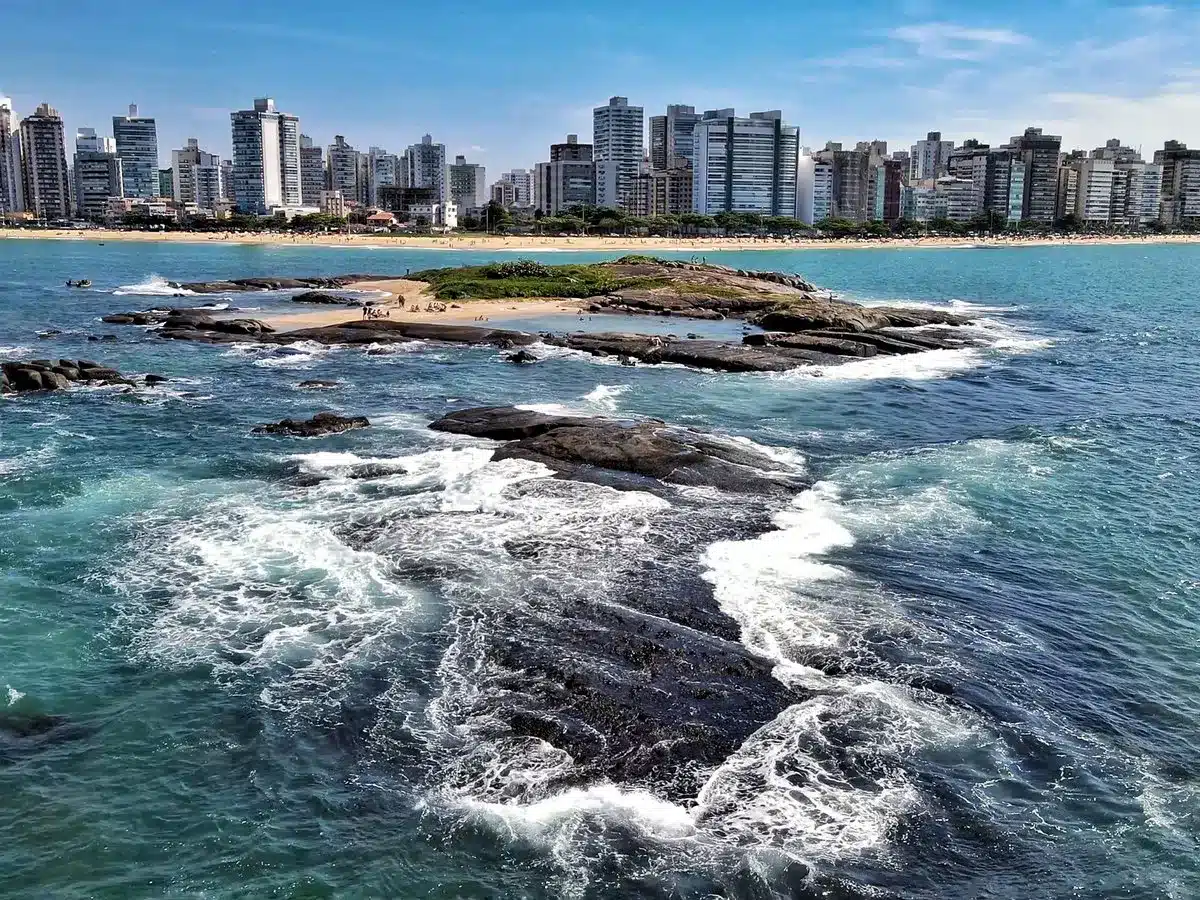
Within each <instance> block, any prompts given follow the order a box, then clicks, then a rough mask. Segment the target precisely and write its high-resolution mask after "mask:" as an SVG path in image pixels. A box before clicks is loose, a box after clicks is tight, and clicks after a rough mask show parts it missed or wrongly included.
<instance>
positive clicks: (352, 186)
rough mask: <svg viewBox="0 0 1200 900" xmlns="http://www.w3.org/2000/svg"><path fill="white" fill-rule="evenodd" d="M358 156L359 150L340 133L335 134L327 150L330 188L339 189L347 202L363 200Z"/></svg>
mask: <svg viewBox="0 0 1200 900" xmlns="http://www.w3.org/2000/svg"><path fill="white" fill-rule="evenodd" d="M358 157H359V152H358V151H357V150H355V149H354V148H353V147H352V146H350V144H348V143H346V139H345V138H344V137H343V136H342V135H340V134H335V135H334V136H333V143H332V144H330V145H329V149H328V150H327V151H326V152H325V158H326V159H327V160H329V189H330V190H331V191H339V192H340V193H341V195H342V197H343V199H344V200H345V201H346V202H350V201H354V202H355V203H361V202H362V193H363V189H362V188H361V187H360V184H359V175H360V172H359V164H358Z"/></svg>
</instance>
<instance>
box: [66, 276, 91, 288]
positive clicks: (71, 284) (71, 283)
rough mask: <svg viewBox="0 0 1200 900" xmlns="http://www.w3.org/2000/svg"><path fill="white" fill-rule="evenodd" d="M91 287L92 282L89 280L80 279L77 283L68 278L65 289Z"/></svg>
mask: <svg viewBox="0 0 1200 900" xmlns="http://www.w3.org/2000/svg"><path fill="white" fill-rule="evenodd" d="M91 286H92V280H91V279H90V278H81V279H79V280H78V281H72V280H71V279H69V278H68V279H67V287H76V288H90V287H91Z"/></svg>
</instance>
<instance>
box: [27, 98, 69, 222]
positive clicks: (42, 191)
mask: <svg viewBox="0 0 1200 900" xmlns="http://www.w3.org/2000/svg"><path fill="white" fill-rule="evenodd" d="M21 169H22V170H21V179H22V181H23V182H24V185H25V208H26V209H27V210H29V211H30V212H32V213H33V214H34V215H36V216H37V217H38V218H39V219H46V220H54V219H66V218H68V217H70V215H71V188H70V178H69V175H68V172H67V150H66V135H65V134H64V132H63V120H62V118H61V117H60V116H59V114H58V110H56V109H54V107H52V106H50V104H48V103H43V104H42V105H41V106H39V107H38V108H37V111H36V112H34V114H33V115H32V116H27V117H26V118H24V119H22V120H21Z"/></svg>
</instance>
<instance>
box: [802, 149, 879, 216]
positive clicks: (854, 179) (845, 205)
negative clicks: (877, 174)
mask: <svg viewBox="0 0 1200 900" xmlns="http://www.w3.org/2000/svg"><path fill="white" fill-rule="evenodd" d="M813 157H814V159H815V160H816V162H817V164H818V165H820V164H824V165H827V166H828V167H829V171H830V174H831V176H832V177H831V185H832V190H831V192H830V205H829V216H830V217H832V218H838V219H849V220H850V221H851V222H865V221H867V219H869V218H870V217H871V215H872V213H873V210H874V208H873V202H872V201H873V198H872V197H871V153H870V150H867V149H862V150H860V149H858V148H857V147H856V148H855V149H853V150H843V149H842V145H841V144H839V143H835V142H830V143H828V144H826V145H825V149H824V150H818V151H817V152H816V153H814V154H813ZM814 215H815V213H814ZM817 221H820V219H818V220H817Z"/></svg>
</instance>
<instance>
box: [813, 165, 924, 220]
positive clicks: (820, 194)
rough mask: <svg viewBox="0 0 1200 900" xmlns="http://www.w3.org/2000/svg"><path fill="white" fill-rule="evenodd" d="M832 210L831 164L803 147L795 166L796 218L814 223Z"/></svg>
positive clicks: (826, 216) (827, 216)
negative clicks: (818, 158)
mask: <svg viewBox="0 0 1200 900" xmlns="http://www.w3.org/2000/svg"><path fill="white" fill-rule="evenodd" d="M903 170H904V165H903V163H901V171H903ZM832 210H833V164H832V163H829V162H822V161H819V160H817V158H816V157H814V156H813V154H812V151H811V150H810V149H809V148H808V147H804V148H802V149H801V151H800V161H799V163H798V164H797V166H796V218H797V219H799V220H800V221H801V222H803V223H805V224H806V225H815V224H816V223H817V222H821V221H824V220H825V219H828V218H829V217H830V215H832Z"/></svg>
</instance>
